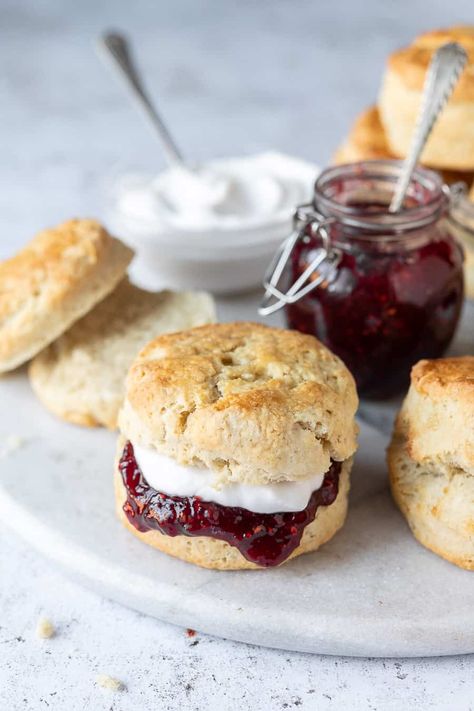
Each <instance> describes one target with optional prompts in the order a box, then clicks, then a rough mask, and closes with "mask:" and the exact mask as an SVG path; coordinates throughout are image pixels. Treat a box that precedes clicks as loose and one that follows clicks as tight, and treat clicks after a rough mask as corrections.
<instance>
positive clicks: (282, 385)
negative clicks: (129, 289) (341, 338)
mask: <svg viewBox="0 0 474 711" xmlns="http://www.w3.org/2000/svg"><path fill="white" fill-rule="evenodd" d="M356 408H357V394H356V389H355V385H354V380H353V378H352V376H351V375H350V373H349V371H348V370H347V368H346V367H345V366H344V365H343V363H342V362H341V361H340V360H339V359H338V358H337V357H336V356H335V355H333V354H332V353H331V352H330V351H328V350H327V349H326V348H325V347H324V346H323V345H321V344H320V343H319V341H317V340H316V339H315V338H313V337H312V336H307V335H303V334H301V333H299V332H296V331H285V330H283V329H275V328H269V327H266V326H262V325H259V324H254V323H230V324H216V325H210V326H203V327H201V328H194V329H191V330H189V331H182V332H180V333H174V334H170V335H166V336H161V337H159V338H157V339H155V340H154V341H152V342H151V343H149V344H148V345H147V346H146V347H145V348H144V349H143V350H142V351H141V353H140V354H139V356H138V358H137V359H136V360H135V362H134V364H133V365H132V367H131V369H130V371H129V374H128V376H127V385H126V397H125V401H124V405H123V408H122V410H121V412H120V416H119V425H120V431H121V436H120V439H119V444H118V462H117V466H116V472H115V484H116V503H117V511H118V515H119V517H120V518H121V520H122V521H123V523H124V524H125V526H126V527H127V528H128V529H130V531H132V532H133V533H134V534H135V535H137V536H138V537H139V538H140V539H141V540H143V542H145V543H148V544H149V545H151V546H154V547H155V548H158V549H159V550H161V551H164V552H166V553H168V554H170V555H173V556H176V557H177V558H181V559H183V560H186V561H189V562H192V563H196V564H197V565H201V566H203V567H206V568H217V569H221V570H224V569H240V568H266V567H270V566H276V565H280V564H281V563H284V562H285V561H287V560H288V559H289V558H293V557H294V556H297V555H300V554H301V553H306V552H308V551H314V550H316V549H317V548H319V546H320V545H321V544H323V543H325V542H326V541H328V540H329V539H330V538H332V536H334V534H335V533H336V531H338V529H339V528H340V527H341V526H342V525H343V523H344V519H345V516H346V510H347V496H348V490H349V473H350V469H351V460H352V455H353V454H354V452H355V449H356V434H357V427H356V424H355V422H354V414H355V411H356Z"/></svg>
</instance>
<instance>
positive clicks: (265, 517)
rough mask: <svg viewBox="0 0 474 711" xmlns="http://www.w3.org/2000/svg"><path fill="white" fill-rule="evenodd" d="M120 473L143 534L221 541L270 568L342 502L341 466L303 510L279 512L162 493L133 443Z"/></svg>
mask: <svg viewBox="0 0 474 711" xmlns="http://www.w3.org/2000/svg"><path fill="white" fill-rule="evenodd" d="M119 471H120V474H121V476H122V480H123V483H124V486H125V489H126V491H127V500H126V502H125V504H124V505H123V510H124V512H125V515H126V516H127V518H128V520H129V521H130V523H131V524H132V525H133V526H135V528H136V529H137V530H138V531H141V532H143V533H144V532H146V531H152V530H156V531H160V532H161V533H163V534H164V535H166V536H208V537H209V538H217V539H219V540H221V541H226V542H227V543H229V544H230V545H231V546H235V547H236V548H238V550H239V551H240V553H241V554H242V555H243V556H244V558H246V559H247V560H249V561H251V562H252V563H256V564H257V565H259V566H261V567H262V568H268V567H271V566H275V565H280V563H283V561H285V560H286V559H287V558H288V556H289V555H290V554H291V553H292V552H293V551H294V550H295V548H297V547H298V545H299V543H300V541H301V537H302V535H303V531H304V529H305V526H307V525H308V524H309V523H311V521H313V520H314V517H315V516H316V511H317V510H318V508H319V506H329V505H330V504H332V503H333V501H334V500H335V499H336V497H337V493H338V487H339V473H340V471H341V464H340V463H339V462H332V463H331V466H330V468H329V470H328V472H327V473H326V475H325V477H324V480H323V483H322V486H321V488H320V489H318V490H317V491H315V492H313V494H312V496H311V498H310V500H309V503H308V505H307V507H306V508H305V509H304V510H303V511H296V512H286V513H274V514H262V513H254V512H253V511H247V509H242V508H238V507H232V506H221V505H220V504H215V503H212V502H210V501H201V499H200V498H198V497H195V496H193V497H189V498H186V497H182V496H167V495H166V494H163V493H161V492H159V491H156V490H155V489H152V488H151V487H150V486H149V485H148V484H147V482H146V480H145V479H144V477H143V474H142V472H141V471H140V468H139V466H138V464H137V461H136V459H135V455H134V452H133V445H132V444H131V443H130V442H127V443H126V445H125V447H124V450H123V453H122V457H121V459H120V462H119Z"/></svg>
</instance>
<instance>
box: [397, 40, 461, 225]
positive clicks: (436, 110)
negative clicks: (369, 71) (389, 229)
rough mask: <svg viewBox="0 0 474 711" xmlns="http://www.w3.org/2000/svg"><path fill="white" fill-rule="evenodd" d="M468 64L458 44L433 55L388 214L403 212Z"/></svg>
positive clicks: (445, 45)
mask: <svg viewBox="0 0 474 711" xmlns="http://www.w3.org/2000/svg"><path fill="white" fill-rule="evenodd" d="M466 61H467V54H466V52H465V50H464V49H463V48H462V47H461V45H459V44H457V43H456V42H449V43H448V44H444V45H443V46H442V47H440V48H439V49H438V50H437V51H436V52H435V54H434V55H433V59H432V60H431V63H430V66H429V67H428V72H427V74H426V79H425V84H424V87H423V96H422V100H421V107H420V113H419V114H418V118H417V122H416V126H415V131H414V134H413V138H412V142H411V146H410V150H409V152H408V155H407V157H406V158H405V161H404V163H403V165H402V170H401V173H400V177H399V179H398V182H397V184H396V186H395V191H394V194H393V198H392V201H391V203H390V207H389V208H388V209H389V212H398V211H399V210H400V209H401V207H402V205H403V201H404V199H405V195H406V192H407V190H408V186H409V185H410V179H411V175H412V173H413V170H414V169H415V166H416V164H417V162H418V159H419V157H420V155H421V152H422V150H423V148H424V147H425V144H426V141H427V140H428V138H429V135H430V133H431V131H432V129H433V126H434V124H435V123H436V120H437V118H438V116H439V114H440V113H441V111H442V110H443V108H444V105H445V104H446V102H447V100H448V99H449V97H450V96H451V94H452V92H453V89H454V87H455V86H456V83H457V81H458V79H459V76H460V74H461V72H462V70H463V69H464V65H465V64H466Z"/></svg>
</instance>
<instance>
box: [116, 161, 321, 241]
mask: <svg viewBox="0 0 474 711" xmlns="http://www.w3.org/2000/svg"><path fill="white" fill-rule="evenodd" d="M315 175H316V169H315V167H314V166H313V165H311V164H308V163H305V162H303V161H300V160H298V159H296V158H292V157H291V156H286V155H284V154H281V153H276V152H268V153H261V154H258V155H254V156H248V157H242V158H225V159H224V158H222V159H220V160H215V161H210V162H208V163H205V164H202V165H199V166H195V167H194V169H193V170H192V171H189V170H183V169H182V168H179V167H177V168H176V167H174V168H168V169H167V170H165V171H164V172H163V173H161V174H160V175H158V176H157V177H156V178H154V179H153V178H152V179H150V178H149V177H147V176H140V175H128V176H127V175H124V176H123V177H122V179H121V180H120V181H119V183H118V185H117V207H118V210H119V212H120V214H121V215H122V216H123V217H124V218H125V219H126V220H130V221H131V222H134V223H137V224H142V225H144V224H146V225H147V226H148V229H151V228H152V229H153V230H156V231H157V232H168V231H169V230H170V229H171V230H172V231H173V232H176V231H177V232H184V233H186V234H188V235H191V234H192V233H196V234H198V235H200V240H201V241H203V242H206V243H208V244H211V245H212V244H215V242H216V239H217V237H216V235H217V234H218V240H219V243H220V242H223V243H225V242H226V233H228V232H233V231H235V230H242V229H256V228H263V227H265V226H268V225H273V224H275V222H280V221H282V220H285V221H286V220H289V219H290V217H291V215H292V213H293V210H294V208H295V205H297V204H299V203H302V202H307V201H308V200H309V199H310V197H311V194H312V189H313V183H314V180H315ZM202 233H204V234H202ZM227 236H228V235H227Z"/></svg>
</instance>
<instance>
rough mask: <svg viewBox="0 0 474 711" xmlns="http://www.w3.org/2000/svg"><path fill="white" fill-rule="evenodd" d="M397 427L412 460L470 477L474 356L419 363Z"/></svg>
mask: <svg viewBox="0 0 474 711" xmlns="http://www.w3.org/2000/svg"><path fill="white" fill-rule="evenodd" d="M397 428H398V429H399V430H400V431H403V432H404V433H405V434H406V439H407V450H408V453H409V455H410V457H412V459H414V460H415V461H416V462H418V463H420V464H423V465H427V466H430V467H432V468H433V469H435V470H436V471H439V472H444V473H446V474H448V475H449V474H450V473H451V472H452V470H453V469H460V470H462V471H464V472H465V473H466V474H470V475H474V436H473V432H474V356H464V357H460V358H441V359H438V360H422V361H420V362H419V363H417V365H415V366H414V368H413V370H412V375H411V386H410V389H409V391H408V394H407V397H406V398H405V401H404V403H403V406H402V409H401V411H400V414H399V416H398V419H397Z"/></svg>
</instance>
